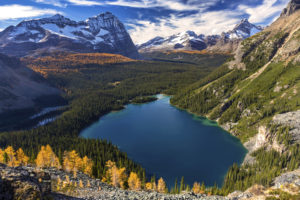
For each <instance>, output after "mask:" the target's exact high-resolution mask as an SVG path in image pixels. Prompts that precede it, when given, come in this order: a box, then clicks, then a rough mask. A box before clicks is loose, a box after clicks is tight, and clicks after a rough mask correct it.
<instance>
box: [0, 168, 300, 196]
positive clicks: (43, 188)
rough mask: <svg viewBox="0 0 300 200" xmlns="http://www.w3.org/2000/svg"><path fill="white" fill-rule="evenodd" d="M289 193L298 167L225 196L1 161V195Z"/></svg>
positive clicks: (299, 178) (294, 190) (299, 182)
mask: <svg viewBox="0 0 300 200" xmlns="http://www.w3.org/2000/svg"><path fill="white" fill-rule="evenodd" d="M279 189H280V191H282V192H287V193H289V194H291V195H297V194H299V192H300V169H298V170H296V171H293V172H289V173H286V174H283V175H281V176H280V177H277V178H276V179H275V180H274V186H273V187H271V188H264V187H263V186H259V185H256V186H253V187H252V188H249V189H248V190H247V191H245V192H240V191H235V192H233V193H232V194H230V195H228V196H227V197H220V196H206V195H196V194H194V193H192V192H186V193H183V194H179V195H169V194H161V193H157V192H152V191H149V192H147V191H128V190H122V189H119V188H115V187H112V186H110V185H107V184H105V183H103V182H101V181H100V180H99V179H92V178H90V177H88V176H87V175H85V174H82V173H78V174H77V175H76V177H74V176H73V175H72V174H69V173H66V172H64V171H62V170H57V169H43V170H38V169H37V168H35V167H30V166H26V167H16V168H12V167H7V166H6V165H1V164H0V199H5V200H10V199H22V200H35V199H65V200H73V199H74V200H81V199H83V200H85V199H87V200H96V199H99V200H102V199H103V200H104V199H105V200H109V199H116V200H118V199H122V200H127V199H130V200H140V199H141V200H152V199H153V200H154V199H163V200H194V199H203V200H242V199H266V197H268V196H270V194H272V195H275V196H276V195H277V196H279V193H278V192H277V193H274V192H272V191H276V190H279Z"/></svg>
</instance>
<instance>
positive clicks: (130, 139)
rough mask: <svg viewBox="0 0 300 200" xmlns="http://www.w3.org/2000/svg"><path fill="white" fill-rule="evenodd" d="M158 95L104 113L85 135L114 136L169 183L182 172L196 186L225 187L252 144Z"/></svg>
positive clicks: (154, 172) (134, 158)
mask: <svg viewBox="0 0 300 200" xmlns="http://www.w3.org/2000/svg"><path fill="white" fill-rule="evenodd" d="M158 97H159V100H157V101H155V102H151V103H146V104H142V105H133V104H130V105H128V106H126V108H125V109H124V110H121V111H118V112H112V113H109V114H107V115H105V116H104V117H101V119H99V121H98V122H96V123H94V124H92V125H91V126H90V127H88V128H86V129H85V130H83V131H82V133H81V136H82V137H86V138H102V139H106V140H109V141H111V142H112V143H113V144H115V145H117V146H118V147H119V148H120V149H121V150H122V151H124V152H126V153H127V154H128V156H129V157H130V158H131V159H133V160H134V161H136V162H138V163H140V164H141V165H142V166H143V167H144V168H145V169H146V171H147V173H150V174H155V175H156V177H163V178H164V179H165V180H166V182H167V183H168V185H169V186H173V184H174V181H175V178H176V177H178V179H179V181H180V178H181V177H182V176H184V178H185V182H186V183H188V184H190V185H192V184H193V183H194V181H198V182H202V181H204V182H205V184H206V185H214V183H217V184H218V185H219V186H221V185H222V182H223V179H224V175H225V174H226V172H227V170H228V168H229V167H230V166H231V165H232V164H233V163H234V162H236V163H241V162H242V161H243V158H244V156H245V154H246V149H245V148H244V147H243V146H242V144H241V142H240V141H239V140H238V139H237V138H235V137H233V136H231V135H230V134H228V133H227V132H226V131H224V130H223V129H221V128H220V127H219V126H218V125H217V124H216V123H215V122H212V121H209V120H207V119H205V118H202V117H197V116H195V115H192V114H190V113H188V112H186V111H183V110H179V109H177V108H175V107H174V106H172V105H170V103H169V100H170V98H169V97H167V96H163V95H158Z"/></svg>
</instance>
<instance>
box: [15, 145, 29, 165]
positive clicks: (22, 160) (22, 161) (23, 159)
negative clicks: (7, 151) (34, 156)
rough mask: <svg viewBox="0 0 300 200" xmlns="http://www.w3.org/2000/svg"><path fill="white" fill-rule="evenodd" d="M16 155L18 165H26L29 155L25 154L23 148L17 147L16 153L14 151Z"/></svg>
mask: <svg viewBox="0 0 300 200" xmlns="http://www.w3.org/2000/svg"><path fill="white" fill-rule="evenodd" d="M16 157H17V162H18V165H22V166H24V165H27V164H28V161H29V157H28V156H26V155H25V153H24V151H23V149H21V148H19V149H18V151H17V153H16Z"/></svg>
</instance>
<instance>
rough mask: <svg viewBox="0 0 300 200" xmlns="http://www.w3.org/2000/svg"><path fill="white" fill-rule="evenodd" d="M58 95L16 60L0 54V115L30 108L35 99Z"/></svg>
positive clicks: (56, 91)
mask: <svg viewBox="0 0 300 200" xmlns="http://www.w3.org/2000/svg"><path fill="white" fill-rule="evenodd" d="M59 93H60V92H59V90H58V89H55V88H53V87H50V86H49V85H47V83H46V82H45V80H44V79H43V78H42V77H41V76H40V75H38V74H37V73H35V72H34V71H32V70H31V69H29V68H27V67H26V66H24V65H22V64H21V62H20V61H19V60H18V59H17V58H11V57H7V56H5V55H2V54H0V113H1V112H3V111H7V110H12V109H22V108H27V107H32V106H34V105H35V103H34V99H35V98H37V97H40V96H43V95H53V94H59Z"/></svg>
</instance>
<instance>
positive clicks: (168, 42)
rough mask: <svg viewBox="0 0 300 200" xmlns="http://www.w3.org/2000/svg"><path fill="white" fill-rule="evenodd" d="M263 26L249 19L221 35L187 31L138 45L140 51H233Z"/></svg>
mask: <svg viewBox="0 0 300 200" xmlns="http://www.w3.org/2000/svg"><path fill="white" fill-rule="evenodd" d="M262 30H263V28H262V27H260V26H256V25H254V24H251V23H250V22H249V21H248V20H247V19H243V20H241V22H240V23H239V24H237V25H236V26H235V27H234V29H233V30H231V31H228V32H223V33H222V34H221V35H209V36H205V35H203V34H200V35H197V34H196V33H195V32H193V31H186V32H182V33H178V34H175V35H171V36H169V37H166V38H164V37H155V38H153V39H151V40H149V41H148V42H146V43H143V44H140V45H137V48H138V50H139V51H140V52H151V51H160V50H175V49H177V50H178V49H180V50H204V49H207V50H209V51H216V52H232V51H233V50H234V49H235V48H236V47H237V45H238V43H239V42H240V41H241V40H244V39H246V38H248V37H250V36H252V35H254V34H256V33H258V32H260V31H262Z"/></svg>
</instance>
